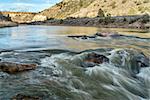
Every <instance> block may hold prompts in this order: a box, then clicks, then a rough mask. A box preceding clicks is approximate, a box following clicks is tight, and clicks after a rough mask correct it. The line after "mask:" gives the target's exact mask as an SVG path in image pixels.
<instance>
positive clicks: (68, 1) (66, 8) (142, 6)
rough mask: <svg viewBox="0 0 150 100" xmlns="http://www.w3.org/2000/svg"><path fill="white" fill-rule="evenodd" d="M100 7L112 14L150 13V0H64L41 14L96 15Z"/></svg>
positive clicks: (64, 15) (61, 15)
mask: <svg viewBox="0 0 150 100" xmlns="http://www.w3.org/2000/svg"><path fill="white" fill-rule="evenodd" d="M100 9H101V10H102V11H103V12H104V14H105V15H107V14H109V15H110V14H111V15H112V16H123V15H141V14H145V13H148V14H150V0H63V1H62V2H60V3H58V4H56V5H55V6H53V7H50V8H48V9H46V10H44V11H42V12H40V14H42V15H44V16H47V17H48V18H58V19H61V18H66V17H96V16H98V12H99V11H100Z"/></svg>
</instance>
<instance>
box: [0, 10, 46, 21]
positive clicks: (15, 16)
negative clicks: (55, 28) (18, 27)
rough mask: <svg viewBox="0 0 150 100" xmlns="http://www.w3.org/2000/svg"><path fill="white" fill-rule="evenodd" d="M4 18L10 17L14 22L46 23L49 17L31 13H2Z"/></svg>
mask: <svg viewBox="0 0 150 100" xmlns="http://www.w3.org/2000/svg"><path fill="white" fill-rule="evenodd" d="M1 13H2V14H3V16H6V17H10V19H11V20H12V21H13V22H17V23H31V22H35V21H45V20H47V17H46V16H44V15H40V14H36V13H30V12H1Z"/></svg>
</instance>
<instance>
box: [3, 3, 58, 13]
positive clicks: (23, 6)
mask: <svg viewBox="0 0 150 100" xmlns="http://www.w3.org/2000/svg"><path fill="white" fill-rule="evenodd" d="M60 1H61V0H0V11H24V12H39V11H41V10H43V9H45V8H49V7H50V6H52V5H54V4H56V3H58V2H60Z"/></svg>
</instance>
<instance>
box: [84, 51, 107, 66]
mask: <svg viewBox="0 0 150 100" xmlns="http://www.w3.org/2000/svg"><path fill="white" fill-rule="evenodd" d="M104 62H109V59H108V58H107V57H106V56H104V55H100V54H97V53H90V54H88V56H87V58H86V59H85V60H84V63H83V64H82V66H83V67H94V66H95V65H97V64H102V63H104Z"/></svg>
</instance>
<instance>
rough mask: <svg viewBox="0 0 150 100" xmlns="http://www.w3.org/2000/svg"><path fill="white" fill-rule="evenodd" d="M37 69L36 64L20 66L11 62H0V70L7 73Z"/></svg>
mask: <svg viewBox="0 0 150 100" xmlns="http://www.w3.org/2000/svg"><path fill="white" fill-rule="evenodd" d="M35 68H37V65H36V64H21V63H12V62H0V70H1V71H3V72H7V73H17V72H22V71H27V70H32V69H35Z"/></svg>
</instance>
